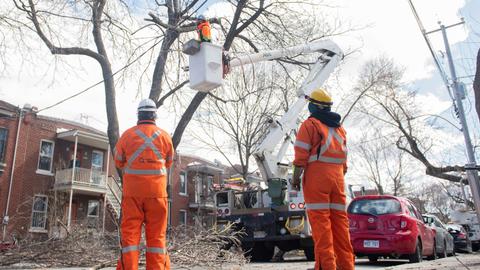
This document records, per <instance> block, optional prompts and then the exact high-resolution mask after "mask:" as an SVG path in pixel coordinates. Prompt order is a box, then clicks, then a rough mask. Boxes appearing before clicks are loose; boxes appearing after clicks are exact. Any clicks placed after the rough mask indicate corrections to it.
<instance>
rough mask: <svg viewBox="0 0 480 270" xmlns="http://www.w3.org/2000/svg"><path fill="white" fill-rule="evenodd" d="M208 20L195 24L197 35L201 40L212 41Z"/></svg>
mask: <svg viewBox="0 0 480 270" xmlns="http://www.w3.org/2000/svg"><path fill="white" fill-rule="evenodd" d="M211 28H212V27H211V26H210V22H208V21H202V22H201V23H199V24H198V25H197V32H198V37H199V39H200V41H201V42H204V41H206V42H210V41H212V32H211Z"/></svg>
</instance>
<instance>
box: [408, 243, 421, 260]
mask: <svg viewBox="0 0 480 270" xmlns="http://www.w3.org/2000/svg"><path fill="white" fill-rule="evenodd" d="M408 261H409V262H410V263H418V262H421V261H422V243H420V241H419V240H417V245H416V247H415V252H414V253H413V254H410V255H408Z"/></svg>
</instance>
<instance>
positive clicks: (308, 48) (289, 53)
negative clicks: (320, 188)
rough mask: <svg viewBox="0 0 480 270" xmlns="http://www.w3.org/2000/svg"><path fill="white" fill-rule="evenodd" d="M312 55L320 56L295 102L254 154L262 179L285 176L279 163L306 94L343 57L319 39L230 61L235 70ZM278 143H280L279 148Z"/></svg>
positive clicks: (276, 122)
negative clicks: (258, 63) (284, 58)
mask: <svg viewBox="0 0 480 270" xmlns="http://www.w3.org/2000/svg"><path fill="white" fill-rule="evenodd" d="M311 53H319V54H320V56H319V57H318V60H317V62H316V63H315V64H314V65H313V66H312V69H311V70H310V73H309V74H308V76H307V78H306V79H305V81H304V82H303V83H302V85H301V87H300V89H298V90H297V97H298V99H297V101H296V102H295V103H294V104H293V105H292V106H291V107H290V109H289V110H288V111H287V112H286V113H285V115H283V117H282V118H281V119H280V120H279V121H274V122H272V124H271V125H270V128H269V131H268V133H267V134H266V136H265V138H264V139H263V140H262V142H261V143H260V144H259V145H258V146H257V148H256V150H255V152H254V154H253V155H254V157H255V160H256V161H257V164H258V166H259V168H260V170H261V172H262V176H263V178H264V180H267V179H270V178H285V177H286V176H287V173H288V166H285V165H286V164H282V163H281V162H282V159H283V157H284V155H285V153H286V151H287V148H288V145H289V144H290V141H291V140H290V135H291V134H292V133H293V132H294V131H295V130H296V128H297V126H298V124H299V119H298V116H299V115H300V114H301V113H302V111H303V110H304V108H305V105H306V104H307V100H306V99H305V95H310V93H311V92H312V91H313V90H315V89H316V88H318V87H320V86H321V85H323V83H324V82H325V81H326V80H327V78H328V77H329V76H330V74H331V73H332V72H333V70H334V69H335V68H336V67H337V65H338V64H339V62H340V60H341V59H342V58H343V52H342V50H341V49H340V48H339V47H338V46H337V44H335V43H334V42H332V41H330V40H319V41H314V42H311V43H308V44H305V45H298V46H294V47H290V48H285V49H279V50H272V51H267V52H262V53H256V54H252V55H246V56H241V57H237V58H233V59H232V60H231V61H230V66H231V67H236V66H240V65H245V64H253V63H257V62H262V61H269V60H275V59H279V58H282V57H293V56H297V55H300V54H311ZM279 143H281V145H280V146H279ZM278 146H279V147H278ZM275 149H278V150H277V152H275Z"/></svg>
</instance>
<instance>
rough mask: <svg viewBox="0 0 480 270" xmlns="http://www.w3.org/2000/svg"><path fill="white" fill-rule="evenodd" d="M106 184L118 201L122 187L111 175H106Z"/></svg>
mask: <svg viewBox="0 0 480 270" xmlns="http://www.w3.org/2000/svg"><path fill="white" fill-rule="evenodd" d="M107 186H108V188H109V189H110V192H111V193H112V195H113V196H114V197H115V199H116V200H117V202H118V203H121V201H122V187H121V186H120V184H119V183H118V181H117V179H115V178H114V177H112V176H109V177H108V180H107Z"/></svg>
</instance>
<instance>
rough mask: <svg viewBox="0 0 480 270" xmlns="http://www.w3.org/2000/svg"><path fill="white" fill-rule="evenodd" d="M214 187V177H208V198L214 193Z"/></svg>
mask: <svg viewBox="0 0 480 270" xmlns="http://www.w3.org/2000/svg"><path fill="white" fill-rule="evenodd" d="M212 186H213V175H208V176H207V186H206V190H207V196H210V194H211V193H212V191H211V190H212Z"/></svg>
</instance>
